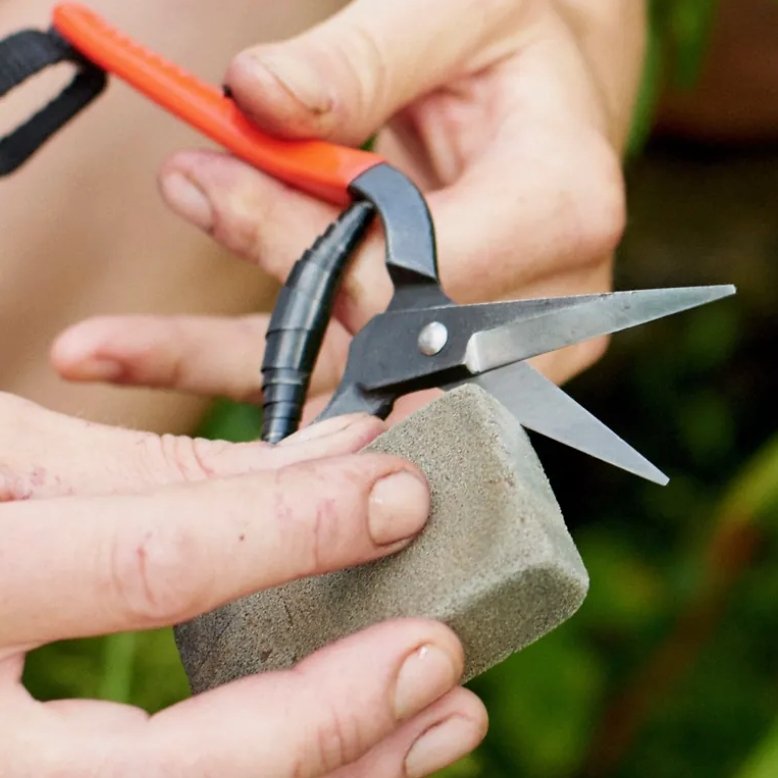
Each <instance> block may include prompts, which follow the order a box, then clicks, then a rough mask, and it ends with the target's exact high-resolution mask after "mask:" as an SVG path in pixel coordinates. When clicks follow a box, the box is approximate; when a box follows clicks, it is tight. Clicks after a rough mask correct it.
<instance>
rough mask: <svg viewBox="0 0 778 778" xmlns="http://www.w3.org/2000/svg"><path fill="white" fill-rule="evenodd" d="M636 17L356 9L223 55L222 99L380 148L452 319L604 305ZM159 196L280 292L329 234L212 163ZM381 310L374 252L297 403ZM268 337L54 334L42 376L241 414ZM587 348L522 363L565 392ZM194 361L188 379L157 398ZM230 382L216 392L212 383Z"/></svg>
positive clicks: (345, 293) (590, 352)
mask: <svg viewBox="0 0 778 778" xmlns="http://www.w3.org/2000/svg"><path fill="white" fill-rule="evenodd" d="M643 5H644V4H643V2H630V3H624V2H621V0H587V2H585V3H582V2H580V1H579V0H558V1H557V2H549V1H548V0H489V1H488V2H472V0H436V1H435V2H432V3H425V4H424V7H423V8H424V10H423V12H420V4H419V3H418V2H414V0H398V2H394V3H386V2H382V0H356V1H355V2H352V3H349V4H348V5H347V6H346V7H345V8H344V9H343V10H342V11H341V12H340V13H338V14H336V15H335V16H333V17H332V18H330V19H329V20H327V21H326V22H325V23H323V24H321V25H319V26H317V27H315V28H313V29H311V30H309V31H308V32H306V33H304V34H302V35H300V36H298V37H296V38H294V39H291V40H288V41H286V42H282V43H277V44H265V45H262V46H257V47H255V48H253V49H249V50H247V51H244V52H243V53H241V54H239V55H238V56H237V57H236V58H235V60H234V61H233V63H232V65H231V66H230V68H229V71H228V74H227V79H226V80H227V84H228V85H229V87H230V89H231V90H232V92H233V94H234V96H235V98H236V100H237V101H238V102H239V103H240V105H241V106H242V108H243V109H244V110H245V111H246V112H247V113H248V114H249V115H250V116H251V117H252V118H253V120H254V121H255V122H256V123H257V124H259V125H260V126H262V127H264V128H266V129H267V130H269V131H271V132H273V133H276V134H279V135H285V136H290V137H308V136H316V137H321V138H327V139H330V140H333V141H336V142H341V143H352V144H353V143H358V142H361V141H364V140H365V139H366V138H367V137H368V136H370V135H371V134H372V133H374V132H377V131H378V150H379V151H380V152H381V153H383V154H384V155H385V156H386V157H387V158H388V159H389V160H390V161H391V162H393V163H394V164H396V165H397V166H398V167H400V168H401V169H403V170H405V171H406V172H408V173H409V174H410V175H411V177H412V178H414V179H415V180H416V182H417V183H418V184H419V185H420V186H421V187H422V188H423V189H424V190H425V192H426V195H427V197H428V201H429V204H430V207H431V210H432V213H433V217H434V220H435V223H436V228H437V234H438V242H439V250H440V271H441V276H442V281H443V285H444V288H445V289H446V291H447V292H448V293H449V294H450V295H451V296H452V297H453V298H454V299H455V300H457V301H458V302H472V301H478V300H489V299H497V298H511V297H532V296H542V295H563V294H580V293H589V292H596V291H606V290H608V289H609V288H610V284H611V266H612V253H613V249H614V247H615V245H616V244H617V242H618V240H619V238H620V235H621V231H622V227H623V223H624V202H623V201H624V188H623V182H622V176H621V170H620V153H621V149H622V146H623V144H624V141H625V137H626V134H627V130H628V125H629V121H630V116H631V110H632V103H633V99H634V96H635V92H636V85H637V82H638V77H639V71H640V64H641V60H642V50H643V24H644V19H643V14H644V8H643ZM161 188H162V192H163V194H164V196H165V197H166V199H167V201H168V203H170V205H171V206H172V207H173V208H174V209H175V210H176V211H177V212H178V213H180V214H182V215H183V216H184V217H186V218H188V219H189V220H190V221H192V222H193V223H195V224H196V225H198V226H199V227H201V228H202V229H204V230H207V231H208V232H210V233H211V234H212V235H213V236H214V237H215V238H216V239H217V240H218V241H220V242H221V243H223V244H225V245H226V246H227V247H229V248H231V249H232V250H234V251H235V252H237V253H238V254H240V255H242V256H244V257H246V258H248V259H249V260H250V261H252V262H254V263H256V264H258V265H259V266H260V267H261V268H263V269H264V270H266V271H268V272H270V273H271V274H273V275H274V276H275V277H276V278H277V279H279V280H283V279H284V278H285V276H286V274H287V272H288V270H289V268H290V266H291V264H292V263H293V262H294V261H295V260H296V259H297V257H298V256H299V255H300V253H301V251H302V250H303V249H304V248H305V247H306V246H307V245H308V244H309V243H310V242H311V240H312V239H313V237H314V236H315V235H316V234H317V233H319V232H321V230H323V229H324V227H325V225H326V224H327V223H328V222H329V221H330V220H331V219H332V218H334V216H335V215H336V210H335V209H333V208H332V207H330V206H328V205H326V204H324V203H322V202H320V201H318V200H316V199H313V198H311V197H308V196H306V195H304V194H301V193H299V192H297V191H293V190H291V189H289V188H287V187H286V186H284V185H282V184H280V183H279V182H277V181H275V180H274V179H272V178H269V177H268V176H265V175H264V174H262V173H261V172H259V171H257V170H254V169H252V168H250V167H248V166H247V165H245V164H243V163H241V162H239V161H237V160H235V159H234V158H232V157H230V156H228V155H225V154H219V153H215V152H205V151H203V152H183V153H179V154H177V155H175V156H174V157H173V158H172V159H171V160H170V161H169V162H168V163H167V164H166V165H165V167H164V169H163V170H162V172H161ZM390 291H391V289H390V284H389V279H388V276H387V274H386V272H385V269H384V266H383V245H382V241H381V238H380V235H378V234H374V235H373V236H372V238H371V239H369V240H368V241H367V242H366V245H365V246H364V248H363V249H362V250H361V251H360V252H359V254H358V256H357V257H356V258H355V261H354V263H353V264H352V266H351V269H350V271H349V272H348V273H347V275H346V278H345V281H344V284H343V290H342V294H341V295H340V299H339V301H338V303H337V306H336V315H337V318H338V321H339V324H338V325H336V326H333V327H332V332H331V333H330V338H329V342H328V344H327V346H326V356H324V357H323V358H322V359H321V360H320V369H319V371H318V375H317V377H316V381H315V383H314V387H313V389H314V391H316V392H325V393H326V392H328V391H331V390H332V389H333V387H334V386H335V385H336V383H337V381H338V378H339V376H340V373H341V370H342V366H343V361H344V355H345V353H346V350H347V348H348V342H349V335H350V333H353V332H354V331H356V330H357V329H359V328H360V327H361V326H363V325H364V323H365V322H366V321H367V319H368V318H369V317H370V316H372V315H373V314H375V313H376V312H378V311H379V310H381V309H382V308H383V307H384V306H385V305H386V302H387V301H388V299H389V295H390ZM265 326H266V319H265V318H262V317H251V318H248V319H245V320H243V321H239V322H236V323H234V324H233V325H230V324H229V323H228V322H227V321H224V320H219V321H210V320H209V321H207V322H203V323H198V322H197V321H194V320H192V319H189V318H186V319H176V320H172V321H168V322H165V321H163V320H149V319H144V320H143V321H142V326H141V328H140V330H139V329H137V328H136V322H135V321H133V322H127V321H124V320H122V319H119V320H117V321H105V320H100V321H96V322H91V323H87V324H86V325H82V326H81V327H79V328H78V331H77V333H69V335H68V336H67V339H66V342H64V343H61V344H59V345H60V346H61V348H58V349H56V350H55V362H56V364H57V366H58V368H59V369H60V371H61V372H62V374H63V375H65V376H66V377H68V378H70V379H73V380H110V381H115V382H121V383H141V384H150V385H170V384H173V385H176V386H179V387H180V388H183V389H189V390H193V391H198V392H200V391H201V392H205V393H224V394H228V395H229V396H231V397H234V398H236V399H257V397H258V394H259V386H258V383H259V378H258V373H257V366H258V365H259V363H260V361H261V343H262V339H263V334H264V328H265ZM179 338H181V340H182V341H183V344H179V343H178V342H177V341H178V339H179ZM198 339H201V343H200V345H198V343H197V341H198ZM225 343H230V344H231V345H230V348H229V349H227V348H225V347H224V344H225ZM208 344H211V346H212V348H211V347H209V345H208ZM604 347H605V339H602V338H601V339H598V340H593V341H589V342H587V343H583V344H580V345H577V346H574V347H571V348H568V349H564V350H561V351H559V352H555V353H553V354H549V355H544V356H543V357H541V358H539V359H538V360H536V364H537V365H538V366H539V367H540V368H541V369H542V370H543V371H544V372H545V373H546V374H547V375H549V376H550V377H551V378H553V379H554V380H557V381H563V380H565V379H567V378H569V377H570V376H572V375H574V374H575V373H577V372H578V371H580V370H582V369H583V368H584V367H586V366H587V365H589V364H590V363H591V362H593V361H594V360H595V359H597V358H598V357H599V355H600V354H601V353H602V351H603V349H604ZM149 348H151V349H152V350H153V351H154V357H155V358H154V359H150V358H148V349H149ZM192 350H194V351H196V352H197V354H198V356H200V357H202V358H203V362H202V363H200V362H198V361H194V362H190V364H191V366H192V367H191V370H190V371H187V373H186V374H185V375H180V374H179V375H177V376H176V380H171V377H172V373H173V372H174V371H175V366H176V365H177V364H178V363H179V362H180V361H181V360H182V359H183V358H184V357H185V356H186V355H188V354H190V353H191V352H192ZM160 357H162V358H160ZM227 363H228V364H229V366H230V367H231V368H236V369H231V370H229V371H228V373H229V375H230V378H229V380H228V381H220V380H215V379H217V377H218V376H219V374H220V370H217V369H214V368H216V367H218V368H222V367H224V366H226V365H227ZM321 404H322V403H321V401H320V402H319V403H317V407H321ZM309 416H310V414H309Z"/></svg>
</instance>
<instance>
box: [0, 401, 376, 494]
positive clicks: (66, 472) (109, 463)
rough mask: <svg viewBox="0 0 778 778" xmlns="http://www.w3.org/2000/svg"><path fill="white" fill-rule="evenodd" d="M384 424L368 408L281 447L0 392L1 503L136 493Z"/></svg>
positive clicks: (349, 438) (277, 458) (341, 447)
mask: <svg viewBox="0 0 778 778" xmlns="http://www.w3.org/2000/svg"><path fill="white" fill-rule="evenodd" d="M384 429H385V426H384V424H383V423H382V422H381V421H379V420H378V419H376V418H374V417H370V416H368V415H366V414H354V415H349V416H342V417H339V418H337V419H332V420H330V421H327V422H325V423H324V424H322V425H316V427H314V428H311V429H310V430H306V431H305V436H304V437H300V436H293V437H290V438H289V439H287V440H286V441H285V442H284V445H282V446H271V445H269V444H267V443H261V442H255V443H227V442H225V441H211V440H204V439H201V438H189V437H186V436H178V435H161V436H160V435H156V434H152V433H148V432H139V431H137V430H129V429H120V428H116V427H110V426H107V425H102V424H94V423H90V422H86V421H84V420H83V419H77V418H73V417H70V416H65V415H63V414H59V413H54V412H52V411H49V410H46V409H44V408H41V407H39V406H37V405H35V404H33V403H31V402H28V401H26V400H22V399H21V398H18V397H14V396H13V395H4V394H0V502H10V501H14V500H26V499H31V498H32V499H39V498H46V497H58V496H63V495H73V494H78V495H99V494H114V493H128V492H139V491H143V490H144V489H147V488H150V487H155V486H162V485H166V484H176V483H188V482H195V481H201V480H205V479H210V478H217V477H227V476H235V475H240V474H244V473H250V472H256V471H258V470H271V471H272V470H275V469H277V468H280V467H284V466H286V465H290V464H294V463H297V462H304V461H307V460H311V459H318V458H320V457H325V456H338V455H342V454H347V453H351V452H354V451H358V450H359V449H361V448H362V447H364V446H366V445H367V444H368V443H369V442H370V441H371V440H373V438H375V437H376V436H377V435H379V434H380V433H381V432H382V431H383V430H384Z"/></svg>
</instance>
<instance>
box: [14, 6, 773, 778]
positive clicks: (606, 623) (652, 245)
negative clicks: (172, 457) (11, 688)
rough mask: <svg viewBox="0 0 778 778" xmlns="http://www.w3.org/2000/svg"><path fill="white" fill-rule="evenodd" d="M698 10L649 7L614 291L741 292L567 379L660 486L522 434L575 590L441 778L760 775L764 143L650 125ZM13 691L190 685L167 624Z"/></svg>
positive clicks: (481, 689) (763, 738)
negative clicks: (713, 286) (576, 553)
mask: <svg viewBox="0 0 778 778" xmlns="http://www.w3.org/2000/svg"><path fill="white" fill-rule="evenodd" d="M716 12H717V3H715V2H704V1H701V0H655V2H654V3H653V8H652V25H651V31H650V36H649V47H648V57H647V63H646V70H645V78H644V83H643V88H642V90H641V98H640V101H639V105H638V108H637V110H636V116H635V123H634V131H633V136H632V143H631V149H630V155H629V161H628V183H629V194H630V217H629V220H630V223H629V227H628V231H627V236H626V238H625V240H624V243H623V245H622V247H621V249H620V256H619V259H618V262H617V271H616V286H617V288H622V289H627V288H633V287H635V288H640V287H652V286H668V285H689V284H695V283H702V284H707V283H729V282H734V283H736V284H738V287H739V294H738V296H737V297H736V298H731V299H730V300H727V301H724V302H721V303H717V304H716V305H713V306H710V307H709V308H704V309H701V310H698V311H693V312H690V313H686V314H683V315H681V316H678V317H675V318H673V319H672V320H670V321H664V322H659V323H656V324H652V325H649V326H646V327H643V328H640V329H639V330H635V331H632V332H628V333H624V334H622V335H619V336H617V337H616V338H614V341H613V344H612V346H611V349H610V351H609V352H608V354H607V356H606V358H605V359H604V360H603V361H602V362H601V363H600V364H598V365H597V366H596V367H595V368H594V369H592V370H591V371H589V372H588V373H587V374H585V375H584V376H581V377H580V378H578V379H576V380H575V381H573V382H571V383H570V384H569V386H568V389H569V391H570V393H571V394H572V395H573V396H575V397H576V398H577V399H578V400H579V401H580V402H582V403H583V404H584V405H586V406H587V407H588V408H589V409H590V410H592V411H593V412H594V413H595V414H596V415H598V416H599V417H600V418H601V419H603V420H604V421H606V423H608V424H609V425H610V426H612V427H613V428H614V429H615V430H617V431H618V432H619V433H620V434H622V435H623V436H624V437H625V438H626V439H627V440H629V441H630V442H631V443H633V444H634V445H635V446H636V447H637V448H638V449H639V450H640V451H641V452H643V453H644V454H646V455H647V456H648V457H649V458H651V459H652V460H654V461H655V462H657V463H658V464H659V465H660V467H662V469H664V470H666V472H668V474H669V475H670V476H671V483H670V485H669V486H667V487H665V488H660V487H657V486H654V485H652V484H648V483H643V482H641V481H639V480H638V479H635V478H632V477H629V476H627V475H625V474H623V473H621V472H619V471H616V470H613V469H611V468H609V467H607V466H604V465H601V464H599V463H597V462H594V461H593V460H588V459H587V458H586V457H583V456H580V455H577V454H576V453H575V452H572V451H568V450H566V449H563V448H561V447H557V446H554V445H553V444H551V443H548V442H546V441H543V440H539V439H538V440H536V441H535V442H536V447H537V450H538V453H539V455H540V457H541V459H542V460H543V462H544V464H545V466H546V469H547V472H548V474H549V477H550V479H551V481H552V483H553V484H554V487H555V490H556V494H557V497H558V499H559V502H560V504H561V506H562V509H563V512H564V514H565V516H566V518H567V521H568V524H569V526H570V528H571V531H572V533H573V535H574V537H575V540H576V542H577V544H578V546H579V549H580V551H581V554H582V556H583V559H584V561H585V563H586V565H587V567H588V569H589V573H590V576H591V590H590V594H589V596H588V598H587V600H586V602H585V603H584V605H583V607H582V608H581V610H580V611H579V613H578V614H577V615H576V616H575V617H574V618H573V619H572V620H570V621H569V622H568V623H566V624H565V625H563V626H562V627H561V628H559V629H557V630H556V631H555V632H553V633H552V634H551V635H549V636H547V637H545V638H543V639H542V640H541V641H539V642H538V643H536V644H534V645H533V646H530V647H529V648H527V649H526V650H525V651H523V652H522V653H520V654H518V655H516V656H514V657H512V658H511V659H509V660H508V661H506V662H504V663H503V664H502V665H500V666H499V667H497V668H494V669H493V670H492V671H490V672H489V673H487V674H485V675H484V676H482V677H480V678H478V679H477V680H476V681H475V682H474V683H473V684H472V686H473V688H474V689H475V690H476V691H477V692H478V693H479V694H480V695H481V696H482V697H483V699H484V700H485V702H486V704H487V706H488V708H489V711H490V716H491V729H490V733H489V736H488V737H487V740H486V742H485V743H484V745H483V746H482V747H481V748H480V749H479V750H478V751H477V752H476V753H475V754H474V755H472V756H471V757H469V758H467V759H465V760H463V761H462V762H460V763H459V764H458V765H456V766H455V767H453V768H451V769H449V770H447V771H444V773H443V774H442V775H445V776H447V778H470V777H473V778H475V777H476V776H479V777H480V776H484V777H486V776H488V777H489V778H492V777H494V778H502V777H503V776H504V777H505V778H508V777H513V776H533V777H534V776H543V777H544V778H548V777H557V776H559V777H563V776H564V777H567V776H629V778H642V776H662V777H663V778H674V776H678V777H679V778H680V777H681V776H709V777H711V778H715V777H716V776H736V778H775V776H778V607H776V605H777V604H778V565H776V563H775V560H776V554H775V551H776V540H777V538H778V434H777V433H776V428H777V426H778V425H776V418H777V417H778V415H777V414H776V411H775V401H776V397H778V369H776V366H775V359H776V355H777V353H776V344H778V337H777V336H778V331H777V330H778V324H777V322H776V317H775V311H776V307H778V306H776V301H777V300H778V292H776V289H778V284H777V283H776V281H777V279H776V274H777V273H778V270H776V268H778V263H776V260H778V209H776V203H778V146H776V145H774V144H764V143H759V144H755V143H748V144H742V143H741V144H732V143H729V144H716V143H705V144H702V143H695V142H693V141H690V140H688V139H687V140H682V139H679V138H678V137H673V136H672V133H670V134H668V133H662V132H656V124H655V117H656V115H657V106H658V102H659V98H660V95H661V94H662V92H663V89H665V88H666V87H667V86H668V85H671V86H673V88H675V89H678V90H683V89H687V88H688V89H690V88H693V87H694V85H695V83H696V80H697V78H698V74H699V72H700V68H701V67H702V66H703V65H704V63H705V61H706V56H709V48H708V42H709V36H710V32H711V30H712V29H713V21H714V20H715V18H716ZM776 40H777V41H778V39H776ZM777 45H778V43H777ZM652 130H654V132H653V134H652ZM258 423H259V412H258V410H257V409H256V408H252V407H247V406H235V405H230V404H227V403H222V402H217V403H216V404H215V406H214V408H213V411H212V413H211V414H210V415H209V417H208V418H207V419H205V420H204V422H203V429H202V432H203V433H204V434H206V435H209V436H213V437H222V438H227V439H250V438H251V437H253V436H254V435H255V434H256V430H257V428H258ZM25 682H26V684H27V686H28V688H29V689H30V690H31V691H32V693H33V694H35V695H36V696H38V697H39V698H41V699H50V698H57V697H63V696H66V697H73V696H75V697H92V696H96V697H101V698H105V699H113V700H120V701H127V702H132V703H135V704H138V705H141V706H143V707H145V708H147V709H148V710H150V711H153V710H158V709H160V708H162V707H165V706H167V705H169V704H171V703H172V702H174V701H176V700H178V699H181V698H182V697H184V696H186V694H187V693H188V690H187V684H186V679H185V677H184V674H183V671H182V670H181V667H180V664H179V661H178V657H177V654H176V652H175V647H174V644H173V640H172V635H171V633H170V631H169V630H162V631H159V632H153V633H144V634H126V635H116V636H111V637H108V638H104V639H96V640H88V641H73V642H68V643H60V644H57V645H53V646H48V647H46V648H43V649H41V650H39V651H37V652H35V653H33V654H32V655H31V656H30V658H29V662H28V666H27V670H26V673H25Z"/></svg>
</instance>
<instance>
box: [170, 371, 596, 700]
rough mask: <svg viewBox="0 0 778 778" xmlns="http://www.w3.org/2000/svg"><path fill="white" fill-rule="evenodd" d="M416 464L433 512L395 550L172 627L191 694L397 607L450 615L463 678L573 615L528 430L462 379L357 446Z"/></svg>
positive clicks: (572, 557)
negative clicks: (426, 481) (364, 444)
mask: <svg viewBox="0 0 778 778" xmlns="http://www.w3.org/2000/svg"><path fill="white" fill-rule="evenodd" d="M366 450H368V451H382V452H387V453H391V454H398V455H400V456H402V457H405V458H406V459H409V460H411V461H412V462H415V463H416V464H417V465H418V466H419V467H420V468H421V469H422V470H423V471H424V472H425V474H426V476H427V478H428V479H429V482H430V486H431V491H432V510H431V515H430V520H429V523H428V524H427V526H426V528H425V529H424V531H423V532H422V534H421V535H420V536H419V537H418V538H417V539H416V540H415V541H413V543H412V544H411V545H410V546H408V547H407V548H405V549H403V550H402V551H401V552H399V553H398V554H396V555H394V556H392V557H390V558H387V559H382V560H379V561H377V562H372V563H370V564H367V565H363V566H361V567H356V568H352V569H350V570H346V571H340V572H336V573H331V574H328V575H324V576H318V577H313V578H306V579H303V580H299V581H294V582H292V583H290V584H286V585H284V586H281V587H278V588H275V589H270V590H267V591H264V592H259V593H258V594H254V595H252V596H250V597H246V598H244V599H242V600H239V601H237V602H234V603H232V604H229V605H227V606H225V607H222V608H219V609H218V610H216V611H214V612H212V613H209V614H206V615H204V616H201V617H199V618H197V619H195V620H193V621H191V622H189V623H187V624H184V625H181V626H179V627H178V628H177V629H176V638H177V642H178V647H179V651H180V653H181V656H182V659H183V662H184V667H185V668H186V671H187V674H188V675H189V680H190V682H191V685H192V689H193V691H195V692H199V691H202V690H204V689H207V688H210V687H213V686H217V685H219V684H222V683H225V682H227V681H230V680H232V679H234V678H237V677H240V676H244V675H248V674H250V673H255V672H259V671H263V670H275V669H280V668H284V667H288V666H290V665H292V664H294V663H295V662H297V661H298V660H299V659H302V658H303V657H304V656H306V655H308V654H310V653H311V652H313V651H315V650H316V649H318V648H320V647H321V646H323V645H325V644H327V643H330V642H332V641H334V640H336V639H338V638H340V637H343V636H345V635H348V634H350V633H352V632H355V631H357V630H359V629H362V628H364V627H366V626H368V625H370V624H374V623H376V622H379V621H383V620H386V619H389V618H392V617H397V616H423V617H429V618H433V619H436V620H439V621H443V622H446V623H447V624H448V625H449V626H450V627H452V628H453V630H454V631H455V632H456V633H457V634H458V635H459V637H460V639H461V640H462V642H463V645H464V648H465V656H466V670H465V678H466V679H469V678H471V677H473V676H474V675H477V674H478V673H480V672H483V671H484V670H486V669H488V668H489V667H491V666H492V665H494V664H496V663H497V662H499V661H500V660H502V659H504V658H505V657H506V656H508V655H509V654H511V653H513V652H514V651H517V650H519V649H520V648H522V647H524V646H526V645H527V644H528V643H531V642H532V641H534V640H537V639H538V638H539V637H541V636H542V635H544V634H545V633H546V632H548V631H549V630H551V629H553V628H554V627H556V626H557V625H558V624H560V623H561V622H562V621H564V620H565V619H567V618H568V617H570V616H571V615H572V614H573V613H574V612H575V611H576V610H577V608H578V606H579V605H580V604H581V602H582V601H583V599H584V597H585V595H586V591H587V587H588V576H587V574H586V570H585V568H584V566H583V563H582V561H581V558H580V557H579V555H578V552H577V550H576V548H575V545H574V544H573V541H572V539H571V538H570V535H569V534H568V532H567V529H566V527H565V524H564V520H563V518H562V514H561V512H560V510H559V506H558V505H557V502H556V500H555V498H554V495H553V493H552V491H551V487H550V486H549V483H548V480H547V479H546V477H545V474H544V473H543V470H542V468H541V465H540V462H539V461H538V459H537V456H536V455H535V452H534V451H533V449H532V447H531V446H530V443H529V440H528V438H527V436H526V434H525V432H524V430H523V429H522V428H521V427H520V425H519V424H518V423H517V422H516V420H515V418H514V417H513V416H512V415H511V414H510V413H509V412H508V411H507V410H506V409H505V408H504V407H503V406H502V405H501V404H500V403H498V402H497V401H496V400H495V399H494V398H493V397H492V396H491V395H489V394H487V393H486V392H484V391H483V390H481V389H479V388H477V387H469V386H464V387H461V388H459V389H455V390H453V391H451V392H448V393H447V394H446V395H444V396H443V397H442V398H440V399H438V400H435V401H434V402H432V403H430V404H429V405H427V406H426V407H425V408H423V409H421V410H420V411H417V412H416V413H415V414H413V415H412V416H410V417H409V418H408V419H406V420H404V421H403V422H402V423H400V424H397V425H396V426H394V427H393V428H391V429H390V430H389V431H388V432H386V433H384V434H383V435H381V437H379V438H377V439H376V440H375V441H373V443H372V444H371V445H370V446H368V447H367V449H366Z"/></svg>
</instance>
